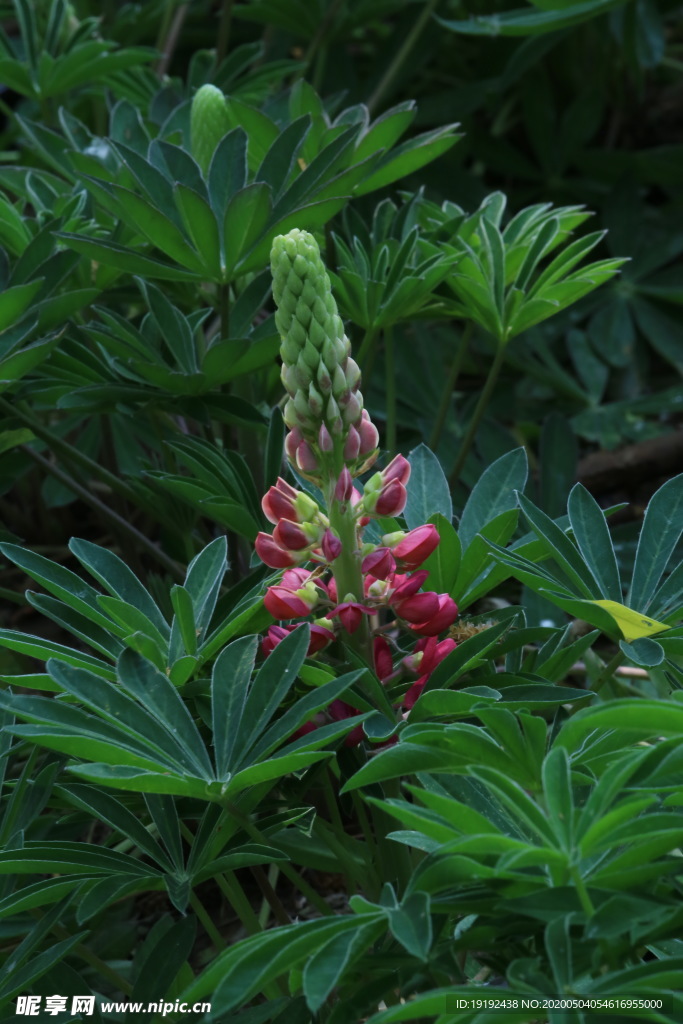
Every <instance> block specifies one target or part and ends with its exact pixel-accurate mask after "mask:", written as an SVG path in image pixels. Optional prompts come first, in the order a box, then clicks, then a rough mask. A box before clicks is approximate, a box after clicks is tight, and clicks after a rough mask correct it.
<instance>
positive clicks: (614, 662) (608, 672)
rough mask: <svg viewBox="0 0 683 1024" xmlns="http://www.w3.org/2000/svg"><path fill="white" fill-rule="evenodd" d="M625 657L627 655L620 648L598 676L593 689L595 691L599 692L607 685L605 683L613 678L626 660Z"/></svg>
mask: <svg viewBox="0 0 683 1024" xmlns="http://www.w3.org/2000/svg"><path fill="white" fill-rule="evenodd" d="M625 657H626V655H625V654H624V652H623V651H621V650H619V651H617V653H616V654H615V655H614V656H613V657H612V658H611V660H610V661H608V663H607V664H606V665H605V667H604V669H603V670H602V672H601V673H600V675H599V676H598V678H597V679H596V680H595V685H594V686H593V690H594V691H595V693H599V692H600V690H601V689H602V687H603V686H604V685H605V683H606V682H607V681H608V680H609V679H611V678H612V676H613V675H614V673H615V672H616V670H617V669H618V668H619V666H620V665H621V664H622V662H623V661H624V658H625Z"/></svg>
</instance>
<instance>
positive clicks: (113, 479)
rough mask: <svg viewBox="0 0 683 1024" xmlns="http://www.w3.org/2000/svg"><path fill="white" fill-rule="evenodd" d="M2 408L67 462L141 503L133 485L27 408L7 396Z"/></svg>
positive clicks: (3, 399) (0, 404)
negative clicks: (45, 423) (45, 424)
mask: <svg viewBox="0 0 683 1024" xmlns="http://www.w3.org/2000/svg"><path fill="white" fill-rule="evenodd" d="M0 409H4V411H5V412H6V413H8V415H10V416H13V417H14V418H15V419H18V420H21V421H22V423H25V424H26V425H27V426H29V427H30V428H31V430H32V431H33V433H34V434H35V435H36V437H39V438H40V439H41V441H45V443H46V444H47V445H48V446H49V448H51V449H52V451H54V452H56V453H57V454H59V455H61V457H62V458H63V459H65V461H66V462H72V463H75V464H76V465H78V466H81V467H82V468H83V469H86V470H87V471H88V472H89V473H92V474H93V476H97V477H99V478H100V480H102V481H103V482H104V483H106V484H107V485H108V486H109V487H110V488H111V490H112V491H114V492H115V493H116V494H120V495H121V497H122V498H126V499H127V500H128V501H131V502H132V503H133V504H135V505H136V506H137V505H140V498H139V495H137V494H136V492H135V491H134V490H133V488H132V487H129V485H128V484H127V483H125V482H124V481H123V480H121V479H120V478H119V477H117V476H115V474H114V473H110V472H109V470H108V469H105V467H104V466H101V465H100V464H99V463H98V462H95V460H94V459H91V458H90V457H89V456H88V455H85V454H84V453H83V452H81V451H79V449H78V448H76V447H75V446H74V445H72V444H69V442H68V441H64V440H63V439H62V438H61V437H57V435H56V434H54V433H53V431H51V430H50V428H49V427H44V426H43V424H42V423H41V422H40V420H39V419H38V418H37V417H36V416H34V415H33V414H32V413H30V412H27V411H26V410H25V409H20V408H19V406H18V404H15V405H12V404H11V403H10V402H8V401H7V399H6V398H0Z"/></svg>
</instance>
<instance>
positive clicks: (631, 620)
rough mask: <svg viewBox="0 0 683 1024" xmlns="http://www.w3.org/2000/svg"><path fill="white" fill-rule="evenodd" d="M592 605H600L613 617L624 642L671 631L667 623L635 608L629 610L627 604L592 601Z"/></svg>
mask: <svg viewBox="0 0 683 1024" xmlns="http://www.w3.org/2000/svg"><path fill="white" fill-rule="evenodd" d="M591 604H597V605H600V607H601V608H604V609H605V611H606V612H609V614H610V615H611V616H612V618H613V619H614V621H615V622H616V624H617V625H618V627H619V629H620V630H621V632H622V634H623V637H624V640H628V641H629V643H630V641H631V640H637V639H638V638H639V637H641V636H652V635H653V634H654V633H661V632H663V630H665V629H669V628H670V627H669V626H667V624H666V623H665V622H657V620H656V619H649V618H648V617H647V615H642V614H641V613H640V612H636V611H634V610H633V608H627V607H626V605H625V604H619V602H618V601H591Z"/></svg>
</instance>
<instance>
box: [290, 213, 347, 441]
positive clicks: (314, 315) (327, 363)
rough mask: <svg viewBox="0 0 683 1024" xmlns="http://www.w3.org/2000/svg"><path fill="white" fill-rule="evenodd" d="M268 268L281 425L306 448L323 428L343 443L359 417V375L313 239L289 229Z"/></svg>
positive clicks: (316, 439)
mask: <svg viewBox="0 0 683 1024" xmlns="http://www.w3.org/2000/svg"><path fill="white" fill-rule="evenodd" d="M271 267H272V272H273V296H274V298H275V302H276V304H277V307H278V308H277V312H276V314H275V322H276V324H277V327H278V330H279V332H280V337H281V338H282V345H281V348H280V355H281V356H282V363H283V365H282V382H283V384H284V386H285V388H286V390H287V393H288V394H289V401H288V402H287V405H286V407H285V412H284V418H285V423H286V424H287V426H288V427H289V428H290V430H294V429H296V430H298V431H300V432H301V434H302V435H303V437H304V438H305V439H306V440H307V441H309V443H310V442H313V443H316V444H317V442H318V439H319V434H320V430H321V427H323V425H324V427H325V428H326V432H327V433H328V434H329V436H330V438H331V439H334V440H338V441H342V442H343V440H344V439H345V438H346V436H347V435H348V431H349V428H350V427H358V425H359V424H360V421H361V418H362V412H363V397H362V395H361V393H360V391H359V390H358V386H359V383H360V370H359V368H358V366H357V364H356V363H355V362H354V360H353V359H352V358H351V355H350V351H351V345H350V342H349V340H348V338H347V337H346V335H345V334H344V325H343V324H342V321H341V318H340V316H339V314H338V312H337V304H336V302H335V300H334V297H333V295H332V289H331V285H330V279H329V277H328V275H327V273H326V271H325V266H324V264H323V262H322V259H321V256H320V249H319V248H318V243H317V242H316V240H315V238H314V237H313V235H311V234H309V232H307V231H300V230H299V229H298V228H294V229H293V230H292V231H290V232H289V233H288V234H286V235H280V236H279V237H278V238H276V239H275V241H274V242H273V249H272V253H271ZM323 437H325V433H323Z"/></svg>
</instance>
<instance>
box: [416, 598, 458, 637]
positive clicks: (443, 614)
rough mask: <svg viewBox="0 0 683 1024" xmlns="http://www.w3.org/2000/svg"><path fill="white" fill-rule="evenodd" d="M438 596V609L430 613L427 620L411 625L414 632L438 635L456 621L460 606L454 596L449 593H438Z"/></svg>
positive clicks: (424, 634)
mask: <svg viewBox="0 0 683 1024" xmlns="http://www.w3.org/2000/svg"><path fill="white" fill-rule="evenodd" d="M437 596H438V598H439V607H438V610H437V611H436V612H435V613H434V614H433V615H430V616H429V618H428V620H427V621H426V622H422V623H414V624H413V625H411V627H410V628H411V629H412V630H413V632H414V633H419V634H420V635H421V636H436V634H437V633H441V632H442V630H444V629H448V627H449V626H451V625H452V624H453V623H454V622H455V620H456V618H457V616H458V606H457V604H456V603H455V601H454V600H453V598H452V597H449V595H448V594H438V595H437Z"/></svg>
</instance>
